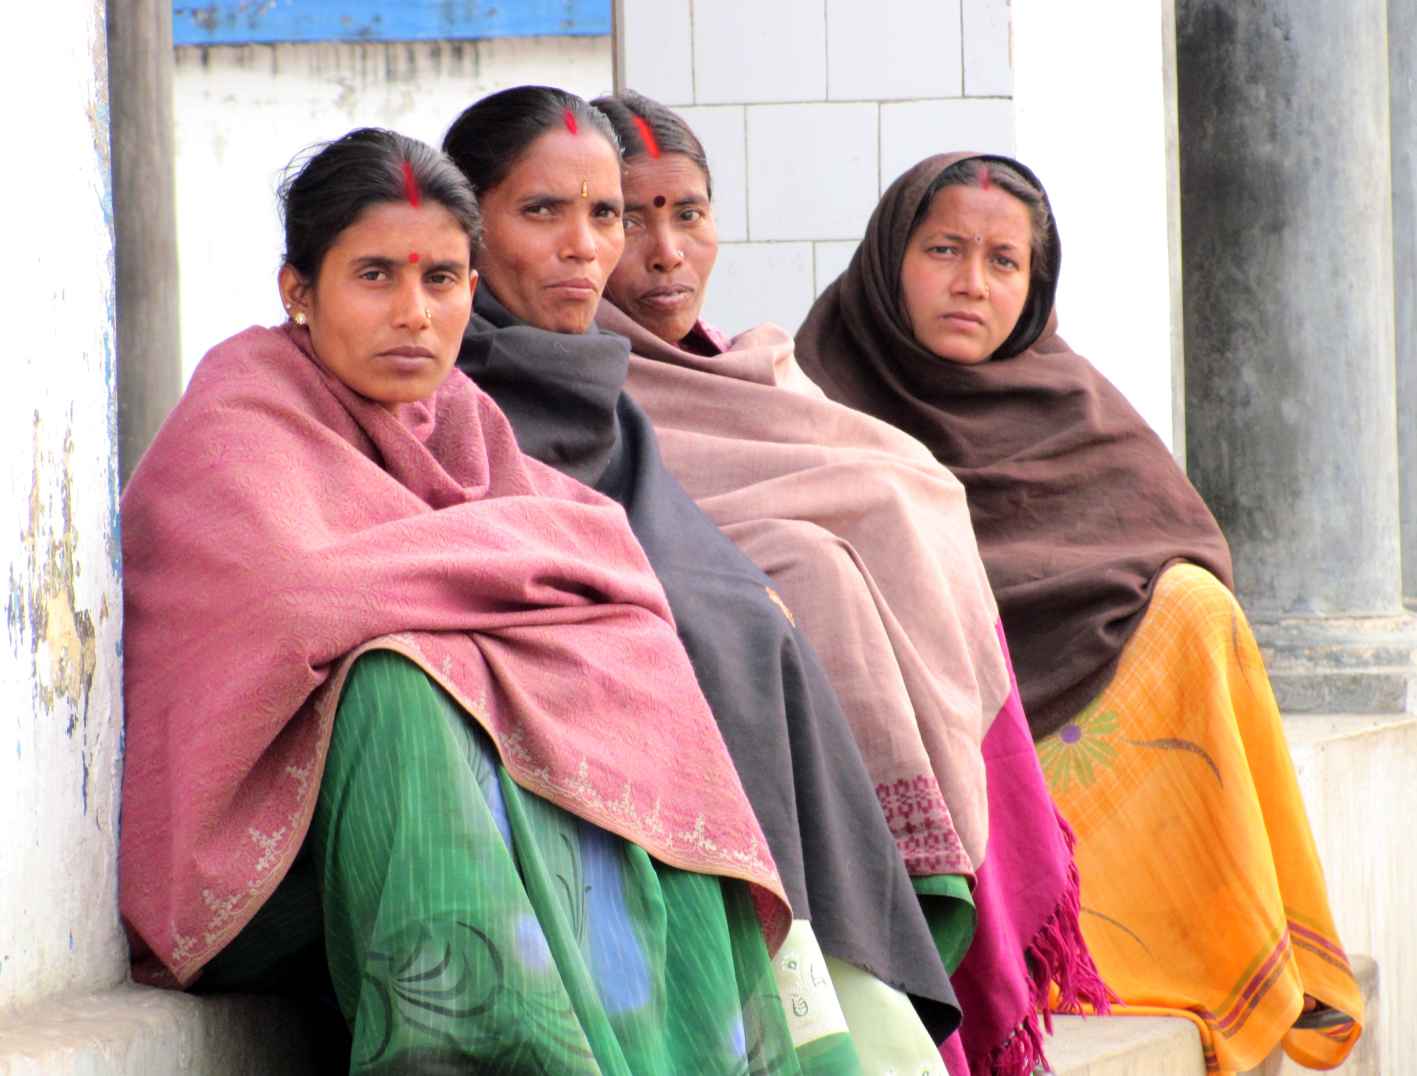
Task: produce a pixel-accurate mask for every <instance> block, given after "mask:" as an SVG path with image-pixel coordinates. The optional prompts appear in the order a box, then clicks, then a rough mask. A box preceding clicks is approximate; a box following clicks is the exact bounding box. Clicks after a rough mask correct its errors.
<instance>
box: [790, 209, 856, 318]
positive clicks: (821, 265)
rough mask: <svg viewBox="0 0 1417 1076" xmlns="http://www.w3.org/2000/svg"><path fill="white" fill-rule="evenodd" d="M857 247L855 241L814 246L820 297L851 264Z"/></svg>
mask: <svg viewBox="0 0 1417 1076" xmlns="http://www.w3.org/2000/svg"><path fill="white" fill-rule="evenodd" d="M861 223H862V225H863V231H864V225H865V223H866V222H865V221H862V222H861ZM856 246H857V240H855V239H851V240H846V241H844V242H842V241H838V242H834V243H813V244H812V265H813V270H814V275H815V277H816V280H815V285H816V292H817V294H818V295H820V294H822V292H824V291H826V290H827V285H828V284H830V283H831V282H832V281H833V280H835V279H836V278H837V277H839V276H841V274H842V272H843V271H844V270H845V269H846V267H847V265H848V264H849V263H850V262H851V256H852V255H853V254H855V253H856ZM794 331H795V330H794Z"/></svg>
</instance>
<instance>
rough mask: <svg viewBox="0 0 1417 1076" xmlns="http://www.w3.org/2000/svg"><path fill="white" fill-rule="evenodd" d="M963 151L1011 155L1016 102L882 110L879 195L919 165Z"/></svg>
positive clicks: (907, 104) (916, 104)
mask: <svg viewBox="0 0 1417 1076" xmlns="http://www.w3.org/2000/svg"><path fill="white" fill-rule="evenodd" d="M962 149H969V150H975V151H977V152H980V153H1002V154H1004V155H1006V156H1012V155H1013V151H1014V132H1013V102H1012V101H1009V100H1007V99H1001V98H969V97H965V98H956V99H955V100H953V101H903V102H899V103H896V104H886V105H882V106H881V190H885V189H886V188H887V187H889V186H890V185H891V182H892V181H893V180H894V179H895V178H896V176H898V175H900V174H901V173H902V172H904V171H905V170H906V169H907V168H909V167H910V166H911V165H913V164H914V163H915V162H916V161H920V160H924V159H925V158H926V157H928V156H930V155H931V154H932V153H948V152H950V151H951V150H962Z"/></svg>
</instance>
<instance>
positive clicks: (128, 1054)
mask: <svg viewBox="0 0 1417 1076" xmlns="http://www.w3.org/2000/svg"><path fill="white" fill-rule="evenodd" d="M313 1071H314V1056H313V1050H312V1047H311V1044H310V1040H309V1037H308V1034H307V1031H306V1029H305V1027H304V1024H303V1022H302V1020H301V1018H300V1016H299V1015H298V1014H297V1013H296V1012H295V1011H294V1010H292V1009H291V1008H290V1007H289V1006H287V1005H284V1004H282V1003H281V1002H279V1001H276V1000H273V999H267V998H254V997H221V998H216V997H194V996H193V995H191V994H183V993H178V992H176V991H171V990H154V989H151V988H149V987H143V986H135V985H132V984H124V985H121V986H118V987H115V988H113V989H112V990H105V991H102V992H99V993H94V994H81V995H68V996H65V997H61V998H52V999H49V1000H47V1001H44V1002H40V1003H39V1004H36V1005H34V1006H31V1007H29V1008H27V1009H23V1010H21V1011H20V1012H18V1013H14V1014H7V1015H5V1016H0V1076H309V1074H310V1073H312V1072H313Z"/></svg>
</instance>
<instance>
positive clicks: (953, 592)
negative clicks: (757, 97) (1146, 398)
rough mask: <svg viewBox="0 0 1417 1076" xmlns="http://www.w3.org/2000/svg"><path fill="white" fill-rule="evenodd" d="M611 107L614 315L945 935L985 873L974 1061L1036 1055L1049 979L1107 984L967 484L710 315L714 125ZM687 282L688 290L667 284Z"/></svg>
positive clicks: (684, 474)
mask: <svg viewBox="0 0 1417 1076" xmlns="http://www.w3.org/2000/svg"><path fill="white" fill-rule="evenodd" d="M595 103H596V105H597V107H599V108H601V109H602V110H603V111H605V113H606V115H607V116H609V117H610V118H611V121H612V122H613V123H614V124H615V128H616V133H617V134H618V135H619V136H620V141H621V144H622V146H623V147H624V151H623V152H624V156H625V159H626V175H627V178H626V183H625V190H626V206H627V209H626V212H627V216H628V215H629V214H631V213H632V212H638V213H642V214H643V215H644V220H643V221H642V222H639V223H637V224H636V225H635V226H633V227H631V226H629V225H627V228H626V254H625V257H624V259H622V261H621V264H620V266H619V267H617V269H616V271H615V274H614V275H613V276H612V277H611V286H610V288H609V289H608V292H607V300H606V301H605V302H604V303H602V304H601V310H600V313H599V315H598V318H597V321H598V323H599V324H600V326H601V327H602V328H605V329H608V330H610V331H613V332H616V333H619V334H621V335H623V336H625V337H627V338H628V339H629V341H630V345H631V349H632V354H631V356H630V375H629V379H628V381H627V383H626V384H627V388H628V390H629V391H630V392H631V393H632V394H633V395H634V397H635V399H636V400H637V401H638V402H639V403H640V404H641V405H642V406H643V407H644V409H645V411H646V413H647V414H648V415H649V416H650V418H651V420H652V421H653V423H654V426H655V431H656V434H657V436H658V439H659V442H660V445H661V448H662V451H663V454H664V459H665V463H666V465H667V466H668V467H669V468H670V470H672V471H673V472H674V474H675V475H676V477H677V478H678V479H679V480H680V481H681V482H682V483H683V484H684V485H685V487H686V488H687V490H688V492H689V493H690V494H691V495H692V496H693V497H694V498H695V500H696V502H697V503H698V505H699V507H700V508H701V509H703V510H704V511H705V512H706V513H707V514H708V515H709V516H710V517H711V518H712V519H713V520H714V521H715V522H716V523H718V524H719V526H720V527H721V528H722V529H723V531H724V533H725V534H727V535H728V536H729V537H730V538H732V539H733V541H734V542H735V543H736V544H737V545H738V546H739V548H740V549H742V550H743V551H744V552H745V553H747V554H748V556H749V557H750V558H751V559H752V560H753V561H754V562H755V563H757V564H758V565H759V566H760V567H761V568H763V569H764V570H765V571H766V572H767V573H768V574H769V575H770V576H771V577H772V580H773V585H774V586H775V587H776V588H777V589H778V590H779V591H780V592H781V593H782V595H783V596H784V598H785V599H786V601H787V602H788V604H789V605H790V606H791V607H792V608H793V610H794V611H795V613H796V615H797V617H798V622H799V624H801V625H802V626H803V627H804V628H805V629H806V631H807V633H808V635H809V636H810V637H811V638H812V641H813V644H814V646H815V647H816V649H817V650H818V652H819V653H820V654H821V656H822V660H823V664H824V665H825V667H826V670H827V672H828V674H829V676H830V678H831V681H832V684H833V686H834V687H835V688H836V689H837V692H838V694H839V695H840V696H841V698H842V703H843V707H844V709H845V711H846V713H847V717H848V720H849V721H850V723H851V725H852V731H853V732H854V734H855V736H856V740H857V743H858V744H859V745H860V747H861V750H862V754H863V756H864V757H865V759H866V762H867V765H868V767H869V768H870V770H871V775H872V778H873V780H874V781H875V782H876V792H877V795H878V796H879V798H880V801H881V805H882V808H883V809H884V811H885V813H886V817H887V819H888V820H889V821H890V824H891V828H892V831H893V832H894V833H895V835H896V839H897V842H898V844H899V847H900V851H901V854H902V856H903V858H904V859H905V861H906V863H907V865H908V866H909V868H910V871H911V873H912V875H914V876H915V878H916V885H917V888H918V889H919V891H920V892H921V894H922V898H924V899H925V900H926V902H927V906H929V907H931V909H932V922H934V923H935V924H936V938H937V941H941V940H942V939H943V937H944V936H947V932H946V931H945V930H943V929H942V928H943V927H944V925H945V924H944V922H942V920H941V919H940V918H939V916H940V915H941V907H942V905H941V902H939V901H937V900H930V899H929V898H928V897H926V894H936V893H938V892H939V887H940V885H941V882H942V880H946V879H942V878H941V875H948V874H949V873H950V872H952V871H964V872H967V873H966V877H968V878H969V880H970V882H971V883H972V885H973V899H974V903H975V908H976V910H977V919H974V920H973V921H972V922H971V923H970V924H969V925H967V926H966V927H965V929H964V931H963V932H962V935H961V936H960V939H959V941H960V944H961V946H963V945H968V947H969V948H968V955H967V956H966V957H965V959H964V963H963V965H962V966H960V967H959V968H958V970H957V971H956V972H955V974H954V975H953V981H954V984H955V988H956V990H958V991H959V994H960V998H961V1001H962V1002H963V1003H964V1005H965V1009H966V1012H967V1013H968V1014H969V1015H968V1019H967V1020H966V1022H965V1025H964V1026H963V1027H962V1029H961V1037H962V1040H963V1042H962V1046H963V1053H964V1055H965V1057H964V1058H960V1059H959V1063H960V1064H965V1063H967V1064H968V1065H969V1067H970V1069H971V1071H975V1072H989V1073H1005V1074H1011V1076H1012V1074H1018V1073H1025V1072H1028V1071H1031V1070H1032V1068H1033V1066H1034V1065H1035V1064H1037V1063H1039V1062H1040V1061H1041V1060H1042V1058H1043V1054H1042V1049H1041V1043H1040V1034H1039V1032H1040V1028H1039V1025H1038V1021H1037V1018H1036V1013H1037V1011H1038V1009H1039V1008H1040V1007H1042V1004H1043V1002H1044V1001H1045V1000H1046V997H1047V993H1048V990H1049V987H1050V984H1051V983H1053V982H1057V983H1058V984H1060V994H1061V998H1062V1004H1064V1005H1066V1006H1070V1005H1072V1004H1074V1003H1076V1002H1078V1001H1088V1002H1105V997H1106V991H1105V989H1104V988H1102V987H1101V985H1100V983H1099V982H1098V981H1097V979H1096V975H1095V970H1094V969H1093V966H1092V964H1091V961H1090V960H1089V959H1088V956H1087V952H1086V947H1085V946H1084V944H1083V943H1082V941H1081V937H1080V934H1079V931H1078V926H1077V909H1076V901H1077V879H1076V873H1075V870H1074V868H1073V864H1072V857H1071V854H1070V852H1069V848H1068V837H1067V831H1066V828H1065V827H1064V826H1061V825H1060V824H1059V821H1058V819H1057V817H1056V814H1055V812H1054V809H1053V806H1052V802H1051V800H1050V799H1049V796H1048V793H1047V789H1046V787H1045V786H1044V783H1043V776H1042V773H1041V771H1040V769H1039V765H1038V761H1037V759H1036V757H1035V756H1034V753H1033V751H1032V748H1031V746H1030V744H1029V740H1028V731H1027V726H1026V725H1025V724H1024V720H1023V716H1022V712H1021V710H1020V709H1019V706H1018V699H1017V694H1016V692H1012V691H1011V682H1010V675H1009V668H1008V659H1007V653H1006V650H1005V648H1004V647H1003V645H1002V640H1001V638H1000V636H999V635H998V633H997V627H998V611H997V608H996V607H995V604H994V599H993V595H992V593H991V592H990V589H989V584H988V580H987V578H986V576H985V572H984V568H983V565H982V564H981V562H980V559H979V552H978V549H977V547H976V545H975V541H974V534H973V531H972V528H971V525H970V519H969V510H968V507H967V505H966V503H965V498H964V490H963V487H962V486H961V485H960V483H959V481H958V480H957V479H956V478H955V477H954V476H953V475H951V474H950V472H949V471H948V470H946V469H945V468H943V467H941V466H940V464H939V463H938V462H937V461H936V460H935V459H934V458H933V456H931V454H930V452H929V451H928V449H926V448H925V446H923V445H922V444H920V443H919V442H918V441H916V440H915V439H914V438H912V437H910V436H908V435H906V434H904V433H902V432H901V431H900V430H897V429H895V428H894V427H892V426H890V425H889V424H887V423H884V422H881V421H880V420H878V419H875V418H872V417H871V416H869V415H865V414H862V413H861V412H859V411H856V410H853V409H851V408H849V407H845V406H842V405H841V404H837V403H835V402H832V401H830V400H828V399H827V398H826V397H825V396H824V395H823V394H822V393H821V391H820V390H819V389H818V388H817V387H816V386H815V385H813V384H812V383H811V382H810V381H809V380H808V379H807V378H806V377H805V376H804V375H803V373H802V371H801V369H800V368H799V367H798V365H797V363H796V361H795V360H794V357H793V348H792V342H791V340H790V338H788V337H787V336H786V334H784V333H783V332H782V331H781V330H780V329H777V328H776V327H775V326H771V325H767V326H760V327H758V328H756V329H752V330H749V331H748V332H744V333H742V334H740V335H739V336H737V337H736V338H734V339H733V340H732V341H729V340H727V339H726V338H725V337H723V336H722V335H721V334H719V333H717V332H716V330H714V329H713V328H712V326H709V325H707V324H705V323H704V322H702V321H700V320H697V319H698V311H699V309H700V307H701V306H702V303H703V300H704V297H705V295H704V289H705V286H706V285H707V282H708V280H707V271H706V269H705V264H706V263H707V265H708V266H710V267H711V259H705V258H704V257H703V254H702V248H703V247H705V246H707V245H708V244H709V243H710V242H711V240H712V236H711V234H706V233H707V229H706V228H705V225H704V219H703V213H704V212H705V211H704V210H702V209H701V208H700V207H701V205H702V203H703V200H704V199H706V197H707V192H708V184H709V174H708V170H707V165H706V163H702V164H701V163H700V162H699V159H698V158H699V155H700V154H701V150H699V149H697V147H698V141H697V139H695V138H694V137H693V134H692V132H691V131H689V129H688V127H687V125H686V124H685V123H684V121H683V120H682V118H680V117H678V116H676V115H675V114H674V113H673V112H671V111H670V110H669V109H667V108H665V107H664V106H662V105H659V104H657V103H655V102H653V101H650V100H649V99H647V98H645V97H643V96H642V95H638V94H633V93H627V94H623V95H618V96H617V97H612V98H601V99H598V100H597V101H596V102H595ZM656 148H657V149H658V150H659V154H658V156H656V155H655V153H654V149H656ZM661 201H663V202H664V203H666V205H665V206H664V207H663V209H662V211H661V212H659V213H658V214H656V213H655V211H654V208H653V207H655V206H656V205H657V203H659V202H661ZM696 249H698V250H699V252H700V253H699V254H698V255H697V256H696V253H695V252H696ZM627 262H630V263H632V264H631V266H630V268H629V270H626V268H625V266H626V263H627ZM682 292H687V293H688V295H687V298H686V299H685V300H684V301H683V302H682V303H677V304H664V303H659V302H657V301H656V300H657V299H658V298H659V297H661V296H664V295H670V296H672V295H674V294H676V293H682ZM612 300H613V302H612ZM617 304H623V305H617ZM681 307H682V309H681ZM986 771H987V774H988V777H987V781H986ZM956 833H957V834H958V838H956V836H955V835H956ZM950 849H953V850H955V851H956V855H955V856H953V857H952V856H950V855H948V854H945V853H946V851H947V850H950ZM958 852H963V853H964V859H963V860H962V859H961V857H960V856H959V855H958ZM1025 862H1026V863H1027V864H1028V867H1027V869H1026V871H1020V870H1018V869H1016V868H1015V867H1012V866H1011V864H1018V863H1025ZM949 880H952V879H949ZM971 929H972V933H973V937H972V939H971ZM954 952H955V955H954V957H953V960H952V963H953V961H957V960H958V959H959V956H958V954H959V952H960V950H955V951H954ZM954 1046H955V1044H954V1043H953V1041H952V1042H951V1043H950V1044H948V1047H947V1051H946V1056H947V1059H948V1060H951V1061H952V1062H953V1061H954V1060H955V1058H954V1057H952V1056H951V1054H950V1053H949V1052H948V1050H949V1049H952V1048H954Z"/></svg>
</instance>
